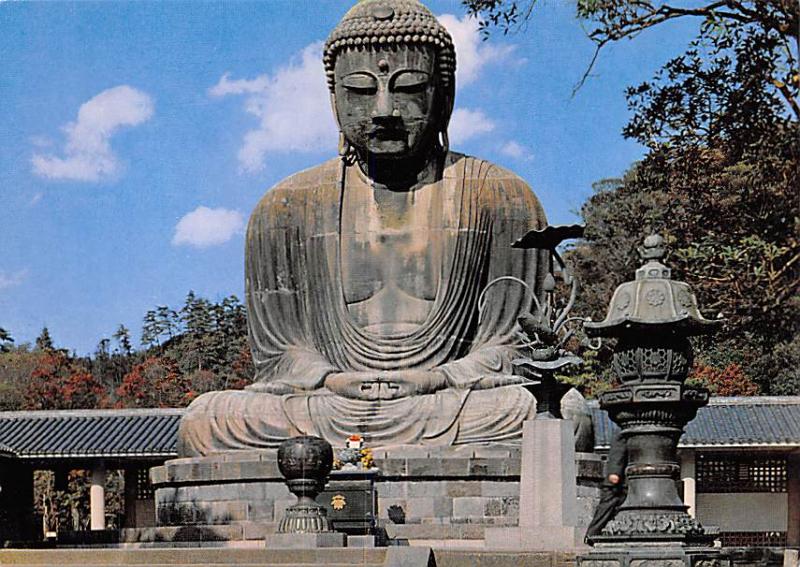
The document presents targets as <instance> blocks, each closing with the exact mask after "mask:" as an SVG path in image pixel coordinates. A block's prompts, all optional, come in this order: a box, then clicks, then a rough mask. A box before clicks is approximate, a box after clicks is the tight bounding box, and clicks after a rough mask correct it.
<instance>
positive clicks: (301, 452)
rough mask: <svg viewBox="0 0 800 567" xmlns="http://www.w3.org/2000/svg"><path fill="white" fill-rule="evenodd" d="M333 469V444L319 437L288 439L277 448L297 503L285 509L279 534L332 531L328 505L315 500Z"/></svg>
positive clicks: (280, 462)
mask: <svg viewBox="0 0 800 567" xmlns="http://www.w3.org/2000/svg"><path fill="white" fill-rule="evenodd" d="M332 468H333V447H331V444H330V443H328V442H327V441H325V440H324V439H320V438H319V437H312V436H303V437H294V438H292V439H288V440H286V441H284V442H283V443H281V444H280V446H279V447H278V469H280V471H281V474H282V475H283V476H284V477H285V478H286V486H287V487H288V488H289V491H290V492H291V493H292V494H294V495H295V496H297V502H296V503H295V504H293V505H292V506H289V507H288V508H287V509H286V512H285V514H284V516H283V518H282V519H281V521H280V523H279V524H278V530H277V531H278V533H284V534H286V533H324V532H330V531H333V530H332V529H331V524H330V521H329V520H328V517H327V513H326V510H325V507H324V506H322V505H320V504H318V503H317V501H316V497H317V494H319V493H320V492H322V490H323V488H325V481H326V480H327V478H328V475H329V474H330V472H331V469H332Z"/></svg>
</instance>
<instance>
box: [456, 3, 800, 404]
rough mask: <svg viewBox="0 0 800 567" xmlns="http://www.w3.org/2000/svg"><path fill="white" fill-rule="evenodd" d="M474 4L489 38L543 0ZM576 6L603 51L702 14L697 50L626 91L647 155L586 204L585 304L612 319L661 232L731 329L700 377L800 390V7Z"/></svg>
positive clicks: (706, 358)
mask: <svg viewBox="0 0 800 567" xmlns="http://www.w3.org/2000/svg"><path fill="white" fill-rule="evenodd" d="M464 4H465V5H466V6H467V7H468V9H469V10H470V11H472V12H473V13H476V14H480V15H482V16H483V17H484V32H485V33H486V34H487V36H488V34H489V33H490V32H491V30H492V29H493V28H494V27H499V28H500V29H502V30H503V31H504V32H508V31H509V30H512V29H515V26H517V25H518V24H520V23H521V22H522V21H523V20H524V19H527V18H529V17H535V13H536V11H535V6H536V2H535V0H528V1H513V0H465V1H464ZM576 14H577V16H578V17H579V18H580V19H581V20H582V21H583V22H584V23H585V24H586V27H587V30H588V35H589V37H590V38H591V39H592V40H593V41H594V42H595V43H596V46H597V52H596V54H595V57H596V56H597V53H599V52H600V50H601V49H602V48H603V47H604V46H605V45H607V44H608V43H610V42H614V41H618V40H621V39H632V38H635V37H636V36H637V35H638V34H639V33H642V32H644V31H645V30H647V29H648V28H651V27H654V26H658V25H660V24H662V23H663V22H666V21H669V20H674V19H678V18H693V19H695V20H697V21H698V23H699V26H698V35H697V37H696V39H695V40H694V41H692V42H691V44H690V45H689V46H688V47H687V50H686V51H685V53H683V54H682V55H680V56H679V57H676V58H674V59H673V60H672V61H670V62H668V63H667V64H666V65H665V66H664V67H663V68H662V69H661V70H660V71H658V72H657V73H656V75H655V77H654V78H653V80H652V81H648V82H645V83H643V84H641V85H637V86H634V87H631V88H629V89H628V90H627V92H626V93H625V94H626V96H627V99H628V103H629V107H630V110H631V112H632V117H631V120H630V122H629V123H628V125H627V126H626V127H625V129H624V131H623V134H624V135H625V136H626V137H628V138H632V139H635V140H637V141H639V142H640V143H641V144H643V145H644V146H645V147H646V148H647V153H646V155H645V157H644V159H643V160H642V161H641V162H640V163H637V164H635V165H634V166H633V167H631V168H630V170H629V171H627V172H626V173H625V175H624V176H623V177H622V178H621V179H609V180H604V181H602V182H600V183H598V184H596V185H595V193H594V195H593V196H592V197H591V198H590V199H589V201H588V202H587V203H586V204H585V205H584V206H583V208H582V210H581V215H582V216H583V218H584V221H585V223H586V225H587V230H586V237H587V238H586V241H584V242H581V243H579V244H578V245H577V246H576V247H574V248H573V250H572V251H571V252H570V253H569V257H570V260H571V261H572V262H573V264H574V265H575V266H576V271H577V272H578V274H579V275H580V277H581V281H582V282H583V283H584V289H583V293H582V296H581V304H579V306H578V311H579V312H580V311H582V312H583V313H586V314H590V315H591V316H592V317H593V318H602V317H603V316H604V314H605V313H604V311H605V307H606V305H607V304H608V300H609V299H610V295H611V293H612V292H613V289H614V288H615V287H616V285H617V284H618V283H620V282H621V281H623V280H625V279H628V278H630V276H631V275H632V273H633V270H634V269H635V268H636V266H637V265H638V263H639V261H638V259H637V257H636V248H637V246H638V245H639V244H640V243H641V241H642V239H643V238H644V236H646V235H647V234H648V233H650V232H655V231H658V232H661V233H662V234H664V236H665V237H666V238H667V240H668V243H669V245H670V248H671V250H672V257H671V258H670V259H669V263H670V265H671V266H672V267H673V272H674V276H675V277H676V278H678V279H682V280H684V281H687V282H688V283H690V284H691V285H692V286H693V288H694V290H695V291H696V293H697V295H698V299H699V302H700V305H701V307H702V308H704V309H706V310H707V311H709V312H710V314H711V315H712V316H713V315H716V314H718V313H721V314H723V315H724V316H725V318H726V323H725V326H724V329H723V331H722V333H721V334H720V336H719V337H717V338H715V339H714V340H713V341H709V340H705V341H699V344H698V360H699V364H698V367H697V368H698V370H697V373H696V374H697V376H696V378H697V379H698V380H700V379H703V376H704V377H705V378H704V379H705V380H706V381H707V382H708V383H709V384H711V383H714V384H717V389H718V390H720V391H723V390H724V391H728V392H730V391H735V387H734V386H733V385H732V384H734V383H735V382H736V381H737V380H739V378H741V379H740V381H741V385H742V388H741V389H740V390H738V392H739V393H753V391H754V390H753V388H751V387H749V386H748V385H747V384H748V381H749V380H751V379H754V380H756V381H757V382H758V383H759V385H760V387H761V389H762V391H763V392H765V393H783V394H790V393H794V394H797V393H800V380H795V379H793V378H791V376H789V375H790V374H791V372H792V368H793V367H792V366H791V365H792V364H794V365H795V367H796V362H797V361H799V360H800V355H799V354H798V352H800V348H798V347H797V344H798V338H797V337H798V325H800V300H799V299H798V295H799V294H798V288H799V287H800V285H799V284H800V245H799V243H798V232H799V231H798V229H799V228H800V220H799V219H800V210H799V209H800V199H798V198H797V194H796V191H797V187H798V186H800V183H799V181H800V180H798V170H799V169H800V161H799V160H798V156H800V148H799V147H798V134H800V132H798V119H799V118H800V109H798V104H797V96H798V87H800V77H799V76H798V64H797V61H798V33H799V32H798V21H800V5H798V3H797V2H796V1H794V0H791V1H789V0H771V1H766V0H702V1H699V2H695V1H688V0H686V1H683V0H674V1H660V0H659V1H656V0H635V1H634V0H602V1H600V0H578V1H577V4H576ZM593 63H594V60H593V61H592V62H590V64H589V68H591V65H592V64H593ZM587 73H588V71H587ZM583 79H585V76H584V78H583ZM583 79H582V80H583ZM579 84H580V83H579ZM787 365H789V366H787ZM701 375H702V376H701ZM795 378H796V377H795ZM715 381H716V382H715ZM720 384H722V385H720Z"/></svg>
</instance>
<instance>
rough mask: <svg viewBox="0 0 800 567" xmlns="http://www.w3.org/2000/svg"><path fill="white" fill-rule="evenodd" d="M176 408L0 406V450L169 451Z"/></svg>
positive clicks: (27, 454)
mask: <svg viewBox="0 0 800 567" xmlns="http://www.w3.org/2000/svg"><path fill="white" fill-rule="evenodd" d="M181 415H183V410H180V409H135V410H66V411H29V412H0V455H6V456H17V457H19V458H22V459H43V458H44V459H53V458H93V459H94V458H104V457H109V458H111V457H139V458H143V457H144V458H148V457H153V458H155V457H165V458H169V457H175V456H177V453H176V450H175V442H176V440H177V433H178V422H179V421H180V418H181Z"/></svg>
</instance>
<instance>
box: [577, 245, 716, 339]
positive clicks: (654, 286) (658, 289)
mask: <svg viewBox="0 0 800 567" xmlns="http://www.w3.org/2000/svg"><path fill="white" fill-rule="evenodd" d="M665 254H666V248H665V246H664V238H663V237H662V236H660V235H658V234H654V235H650V236H648V237H647V238H645V241H644V246H642V247H640V248H639V256H640V257H641V258H642V260H643V264H642V266H641V267H640V268H639V269H638V270H636V279H635V280H634V281H631V282H625V283H623V284H622V285H620V286H619V287H618V288H617V289H616V291H615V292H614V296H613V297H612V298H611V303H610V305H609V306H608V314H607V315H606V318H605V320H604V321H601V322H599V323H594V322H587V323H585V325H584V328H585V329H586V333H587V334H588V335H589V336H592V337H599V336H606V337H614V336H619V335H621V334H623V333H628V332H630V331H635V330H637V329H641V328H644V327H653V326H662V327H672V328H673V329H675V330H679V331H681V332H682V333H683V334H684V335H686V336H691V335H702V334H708V333H711V332H713V331H714V330H715V329H716V328H717V327H718V325H719V324H720V323H721V321H719V320H717V321H712V320H709V319H705V318H704V317H703V315H702V314H701V313H700V310H699V309H698V307H697V298H696V297H695V295H694V293H693V292H692V290H691V288H690V287H689V285H688V284H685V283H683V282H676V281H673V280H672V279H670V278H671V275H672V271H671V270H670V269H669V268H668V267H667V266H665V265H664V264H663V260H664V256H665Z"/></svg>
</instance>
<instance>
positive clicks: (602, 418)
mask: <svg viewBox="0 0 800 567" xmlns="http://www.w3.org/2000/svg"><path fill="white" fill-rule="evenodd" d="M589 404H590V407H591V410H592V419H593V421H594V427H595V447H596V448H598V449H605V448H607V447H608V444H609V441H610V439H611V435H612V434H613V431H614V429H615V428H616V425H614V424H613V423H611V420H610V419H609V418H608V414H607V413H606V412H605V411H604V410H601V409H600V408H599V407H598V405H597V402H596V401H591V402H589ZM678 446H679V447H686V448H693V447H720V448H721V447H781V446H785V447H800V396H754V397H730V398H728V397H715V398H711V401H710V403H709V404H708V405H707V406H705V407H703V408H700V410H699V411H698V412H697V417H696V418H695V419H694V420H692V421H691V422H690V423H689V425H688V426H686V432H685V433H684V434H683V436H682V437H681V440H680V442H679V445H678Z"/></svg>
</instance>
